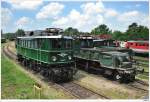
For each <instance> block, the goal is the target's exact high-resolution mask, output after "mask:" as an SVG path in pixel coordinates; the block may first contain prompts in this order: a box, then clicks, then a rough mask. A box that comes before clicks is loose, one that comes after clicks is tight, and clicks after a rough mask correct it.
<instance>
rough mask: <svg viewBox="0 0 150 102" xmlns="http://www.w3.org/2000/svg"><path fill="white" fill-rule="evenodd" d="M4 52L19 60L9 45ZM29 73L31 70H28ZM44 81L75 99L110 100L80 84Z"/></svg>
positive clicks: (4, 48)
mask: <svg viewBox="0 0 150 102" xmlns="http://www.w3.org/2000/svg"><path fill="white" fill-rule="evenodd" d="M2 51H3V52H4V54H5V55H6V56H7V57H9V58H10V59H12V60H15V61H16V59H17V57H16V54H15V53H14V52H12V51H11V50H10V49H9V46H8V45H6V46H4V47H3V50H2ZM19 64H20V63H19ZM20 65H21V66H22V67H25V66H23V65H22V64H20ZM25 69H27V68H25ZM27 71H29V70H27ZM30 71H31V70H30ZM31 73H33V72H31ZM42 80H43V79H42ZM44 81H45V82H47V83H48V84H49V85H52V86H54V87H57V88H61V89H63V90H65V91H66V92H68V93H70V94H72V95H73V96H74V97H76V98H78V99H109V97H107V96H105V95H102V94H100V93H96V92H94V91H92V90H90V89H88V88H85V87H83V86H81V85H79V84H76V83H73V82H69V83H61V84H56V83H52V82H50V81H49V80H47V79H46V80H45V79H44Z"/></svg>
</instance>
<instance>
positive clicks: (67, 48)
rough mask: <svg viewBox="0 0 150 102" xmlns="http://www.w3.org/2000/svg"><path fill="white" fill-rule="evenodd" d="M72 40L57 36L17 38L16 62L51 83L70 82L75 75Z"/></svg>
mask: <svg viewBox="0 0 150 102" xmlns="http://www.w3.org/2000/svg"><path fill="white" fill-rule="evenodd" d="M72 47H73V46H72V38H71V37H64V36H62V35H57V36H29V37H18V38H17V40H16V49H17V57H18V61H20V62H21V63H23V64H24V65H25V66H28V67H29V68H31V69H33V70H35V71H38V72H41V73H42V74H43V75H45V76H46V77H49V79H51V80H52V81H55V82H59V81H64V80H71V79H72V78H73V75H74V74H75V73H76V68H75V63H74V60H73V48H72Z"/></svg>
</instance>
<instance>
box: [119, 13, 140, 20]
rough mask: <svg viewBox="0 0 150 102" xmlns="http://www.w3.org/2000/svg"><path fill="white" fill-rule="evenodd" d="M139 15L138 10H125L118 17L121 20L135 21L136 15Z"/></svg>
mask: <svg viewBox="0 0 150 102" xmlns="http://www.w3.org/2000/svg"><path fill="white" fill-rule="evenodd" d="M138 16H139V12H138V11H129V12H125V13H123V14H120V16H119V17H118V20H119V21H123V22H124V21H131V22H132V21H133V20H134V19H135V18H136V17H138Z"/></svg>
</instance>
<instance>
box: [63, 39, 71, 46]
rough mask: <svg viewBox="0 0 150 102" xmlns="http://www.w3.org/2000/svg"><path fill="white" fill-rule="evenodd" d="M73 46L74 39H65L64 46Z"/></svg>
mask: <svg viewBox="0 0 150 102" xmlns="http://www.w3.org/2000/svg"><path fill="white" fill-rule="evenodd" d="M71 47H72V41H71V40H65V41H64V48H71Z"/></svg>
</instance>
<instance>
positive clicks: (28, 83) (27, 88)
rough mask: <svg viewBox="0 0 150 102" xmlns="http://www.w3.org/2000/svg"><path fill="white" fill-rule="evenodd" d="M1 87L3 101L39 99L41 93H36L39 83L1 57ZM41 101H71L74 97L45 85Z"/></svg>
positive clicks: (12, 62)
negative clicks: (34, 86)
mask: <svg viewBox="0 0 150 102" xmlns="http://www.w3.org/2000/svg"><path fill="white" fill-rule="evenodd" d="M1 59H2V60H1V83H2V84H1V85H2V88H1V89H2V90H1V92H2V94H1V98H2V99H37V98H39V97H38V94H39V91H36V92H35V93H34V88H33V85H34V84H35V83H37V82H36V81H35V80H33V79H32V78H31V77H29V76H28V75H27V74H26V73H24V72H22V71H21V70H20V68H21V66H19V65H18V64H15V62H14V61H12V60H10V59H8V58H7V57H6V56H5V55H3V54H2V56H1ZM42 88H43V89H42V92H41V97H40V98H41V99H70V98H73V96H71V95H69V94H67V93H64V91H62V90H59V89H55V88H53V87H51V86H46V85H43V87H42Z"/></svg>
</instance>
